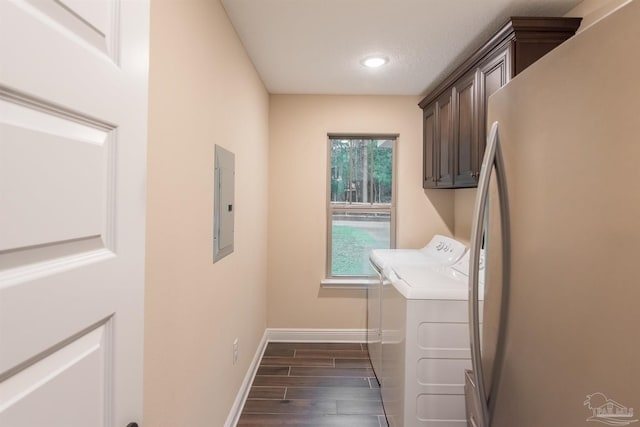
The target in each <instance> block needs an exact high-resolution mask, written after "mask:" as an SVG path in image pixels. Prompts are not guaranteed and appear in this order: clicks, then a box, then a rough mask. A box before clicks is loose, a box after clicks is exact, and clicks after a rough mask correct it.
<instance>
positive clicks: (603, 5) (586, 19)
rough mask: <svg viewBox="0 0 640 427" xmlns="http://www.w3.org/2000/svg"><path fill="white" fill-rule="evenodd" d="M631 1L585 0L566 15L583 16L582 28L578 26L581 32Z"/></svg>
mask: <svg viewBox="0 0 640 427" xmlns="http://www.w3.org/2000/svg"><path fill="white" fill-rule="evenodd" d="M630 1H631V0H584V1H583V2H582V3H580V4H578V5H577V6H576V7H574V8H573V9H571V10H570V11H569V12H568V13H567V14H566V15H565V16H580V17H582V22H581V23H580V28H578V32H581V31H584V30H586V29H587V28H589V27H590V26H591V25H593V24H595V23H596V22H598V21H599V20H600V19H602V18H604V17H605V16H607V15H609V14H610V13H611V12H613V11H615V10H616V9H618V8H620V7H622V6H623V5H625V4H627V3H629V2H630Z"/></svg>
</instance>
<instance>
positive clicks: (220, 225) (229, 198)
mask: <svg viewBox="0 0 640 427" xmlns="http://www.w3.org/2000/svg"><path fill="white" fill-rule="evenodd" d="M234 175H235V154H233V153H232V152H230V151H227V150H225V149H224V148H222V147H220V146H219V145H216V147H215V174H214V179H213V184H214V191H213V193H214V195H213V199H214V203H213V262H216V261H218V260H220V259H222V258H224V257H225V256H227V255H229V254H230V253H232V252H233V215H234V211H235V206H234V204H233V192H234V180H235V179H234Z"/></svg>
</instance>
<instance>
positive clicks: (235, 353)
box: [233, 338, 238, 365]
mask: <svg viewBox="0 0 640 427" xmlns="http://www.w3.org/2000/svg"><path fill="white" fill-rule="evenodd" d="M237 361H238V338H236V339H235V340H233V364H234V365H235V364H236V362H237Z"/></svg>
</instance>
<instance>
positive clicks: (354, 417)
mask: <svg viewBox="0 0 640 427" xmlns="http://www.w3.org/2000/svg"><path fill="white" fill-rule="evenodd" d="M245 426H263V427H272V426H287V427H292V426H304V427H325V426H326V427H387V421H386V418H385V417H384V411H383V409H382V401H381V398H380V388H379V386H378V382H377V380H376V378H375V376H374V374H373V370H372V368H371V364H370V362H369V357H368V354H367V350H366V345H365V344H358V343H269V344H268V345H267V348H266V350H265V353H264V355H263V357H262V360H261V362H260V366H259V368H258V372H257V373H256V377H255V379H254V380H253V384H252V385H251V390H250V391H249V397H248V398H247V401H246V403H245V405H244V408H243V409H242V414H241V416H240V420H239V422H238V427H245Z"/></svg>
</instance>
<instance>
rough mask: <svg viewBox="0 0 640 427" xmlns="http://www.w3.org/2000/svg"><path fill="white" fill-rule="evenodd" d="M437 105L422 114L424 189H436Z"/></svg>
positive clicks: (434, 104)
mask: <svg viewBox="0 0 640 427" xmlns="http://www.w3.org/2000/svg"><path fill="white" fill-rule="evenodd" d="M436 111H437V109H436V103H433V104H431V105H430V106H428V107H427V108H425V109H424V110H423V112H422V129H423V136H422V144H423V145H422V162H423V163H422V181H423V183H422V187H423V188H435V186H436V172H435V165H436V162H435V158H436V156H435V148H436V123H437V117H436Z"/></svg>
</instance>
